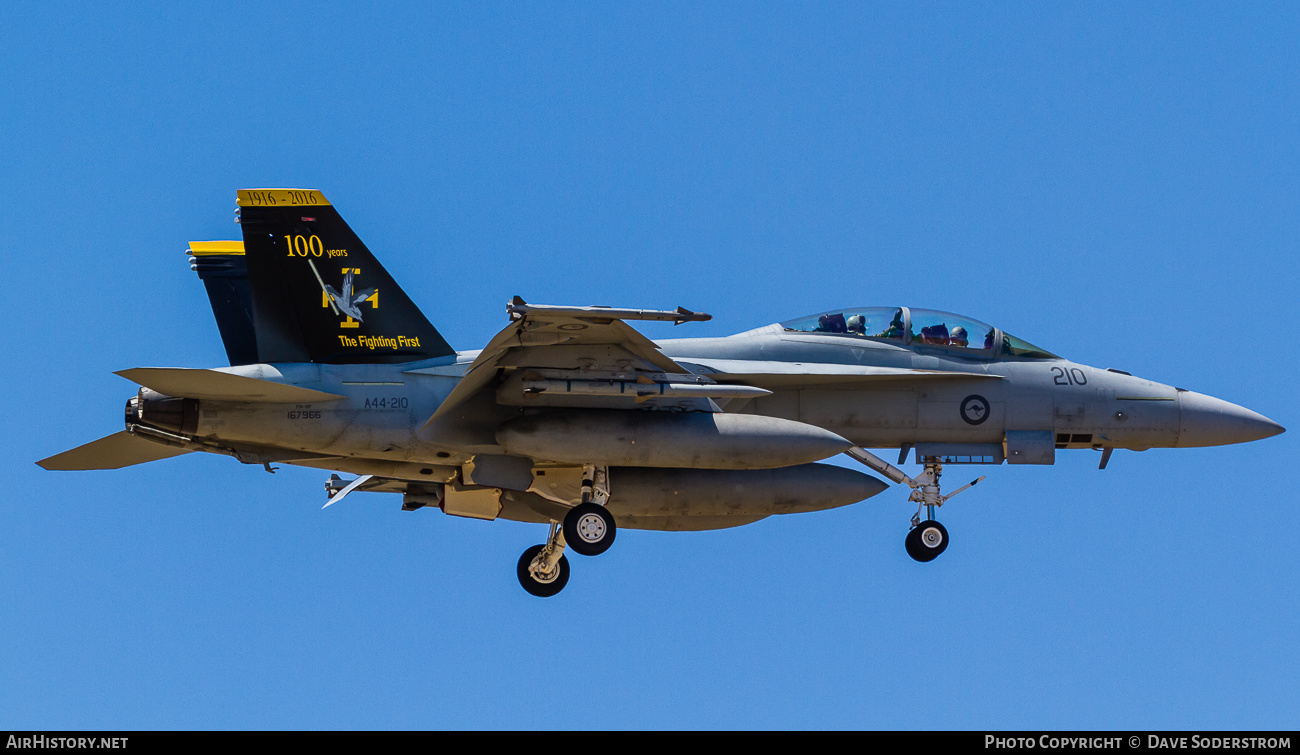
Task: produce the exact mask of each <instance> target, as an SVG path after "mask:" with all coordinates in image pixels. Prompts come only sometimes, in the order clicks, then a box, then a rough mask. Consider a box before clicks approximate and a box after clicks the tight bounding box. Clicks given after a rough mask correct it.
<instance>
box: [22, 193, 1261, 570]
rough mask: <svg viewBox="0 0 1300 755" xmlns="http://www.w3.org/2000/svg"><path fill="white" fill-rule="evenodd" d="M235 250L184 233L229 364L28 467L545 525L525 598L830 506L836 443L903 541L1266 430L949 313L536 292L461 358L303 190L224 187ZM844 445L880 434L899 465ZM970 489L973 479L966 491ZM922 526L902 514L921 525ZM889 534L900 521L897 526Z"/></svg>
mask: <svg viewBox="0 0 1300 755" xmlns="http://www.w3.org/2000/svg"><path fill="white" fill-rule="evenodd" d="M238 203H239V212H240V217H239V222H240V223H241V227H242V231H243V237H244V238H243V241H202V242H200V241H196V242H192V243H191V244H190V249H189V251H190V255H191V256H190V264H191V266H192V267H193V269H194V270H196V271H197V272H198V274H199V277H200V278H201V279H202V280H203V283H204V285H205V286H206V288H207V292H208V297H209V299H210V301H211V304H212V311H213V313H214V314H215V316H216V319H217V325H218V327H219V328H220V331H221V337H222V340H223V341H224V343H225V347H226V353H227V355H228V356H229V358H230V364H231V366H230V367H222V368H217V369H181V368H153V367H142V368H137V369H130V370H123V371H121V372H119V373H117V374H119V375H121V376H122V377H125V378H127V379H128V380H131V381H132V382H135V383H137V384H139V385H140V386H142V387H141V388H140V390H139V392H138V393H137V394H136V395H134V396H132V397H131V399H130V400H128V401H127V402H126V429H125V430H123V431H122V432H119V433H116V434H114V435H110V436H108V437H105V438H101V439H100V440H97V441H94V442H92V443H88V444H86V445H84V446H80V447H78V448H74V449H72V450H71V451H66V452H64V453H61V454H58V455H56V456H52V457H50V458H48V459H44V460H42V461H40V462H38V463H39V464H40V465H41V466H43V467H45V468H46V469H117V468H120V467H124V466H128V465H132V464H140V463H143V462H147V461H154V460H158V459H164V458H168V457H171V456H176V455H179V454H185V453H190V452H192V451H206V452H208V453H217V454H225V455H228V456H233V457H234V458H236V459H238V460H239V461H241V462H244V463H245V464H261V465H265V466H266V467H267V469H268V470H269V469H272V467H271V466H270V465H271V464H273V463H280V464H295V465H300V466H306V467H317V468H321V469H327V470H337V471H340V472H344V473H346V474H350V475H355V477H354V478H353V479H351V480H343V479H340V478H339V477H338V476H337V475H334V476H331V477H330V479H329V481H328V482H327V483H326V490H327V493H328V496H329V498H328V502H327V503H326V505H327V506H328V505H331V504H333V503H337V502H338V501H340V500H342V499H343V498H344V497H345V496H348V495H349V494H351V493H354V492H358V491H375V492H386V493H397V494H400V495H401V496H402V508H403V509H404V510H408V511H411V510H415V509H419V508H421V507H425V506H436V507H438V508H440V509H442V511H444V512H446V513H447V514H452V515H455V516H462V517H472V518H476V519H489V520H490V519H511V520H515V521H522V522H536V523H538V524H549V525H550V535H549V537H548V538H547V539H546V542H545V543H543V544H541V545H537V546H534V547H532V548H529V549H528V550H526V551H525V552H524V554H523V555H522V556H521V557H520V559H519V564H518V575H519V581H520V583H521V584H522V585H523V586H524V589H525V590H527V591H528V592H530V593H532V594H533V595H539V596H549V595H554V594H556V593H558V592H559V591H560V590H561V589H562V588H563V587H564V585H565V583H566V582H567V581H568V579H569V564H568V560H567V558H566V557H565V556H564V551H565V549H566V548H572V549H573V550H574V551H576V552H578V553H579V554H582V555H587V556H594V555H597V554H599V553H603V552H604V551H605V550H606V549H608V548H609V547H610V545H611V544H612V543H613V542H614V536H615V533H616V526H617V527H627V528H633V529H652V530H706V529H717V528H723V527H735V526H738V525H742V524H748V523H750V522H756V521H758V520H759V519H763V518H764V517H767V516H771V515H772V514H792V513H798V512H807V511H818V510H821V509H829V508H834V507H837V506H845V505H848V504H851V503H855V502H857V501H861V500H864V499H866V498H869V497H871V496H873V495H875V494H877V493H879V492H880V491H882V490H884V489H885V488H886V487H887V486H886V484H885V483H884V482H882V481H881V480H879V479H877V478H875V477H872V476H870V475H868V474H864V473H862V472H858V471H856V470H854V469H848V468H845V467H841V466H835V465H830V464H818V463H816V462H819V461H822V460H824V459H827V458H829V457H832V456H836V455H838V454H848V455H849V456H851V457H853V458H854V459H856V460H858V461H859V462H862V464H864V465H866V466H867V467H869V468H870V469H872V470H874V471H875V472H876V473H878V474H880V475H881V476H883V477H886V478H888V479H890V480H892V481H894V482H896V483H902V484H905V485H907V486H908V487H910V488H911V497H910V499H909V500H911V501H912V502H914V503H915V504H917V509H916V515H914V516H913V517H912V527H911V529H910V531H909V532H908V534H907V537H906V538H905V545H906V548H907V552H908V553H909V554H910V555H911V556H912V557H913V558H915V559H916V560H918V561H929V560H931V559H933V558H935V557H936V556H938V555H939V554H940V553H942V552H943V550H944V549H945V548H946V547H947V545H948V533H947V531H946V530H945V529H944V527H943V525H942V524H940V523H939V522H937V521H935V518H934V517H935V513H936V511H937V510H938V509H939V507H940V506H942V505H943V504H944V502H945V501H947V500H948V499H950V498H952V497H953V496H954V495H956V494H957V493H960V492H962V491H963V490H965V489H966V488H968V487H970V485H973V484H975V483H974V482H972V483H970V485H966V486H964V487H962V488H959V489H957V490H954V491H952V492H950V493H946V494H945V493H943V492H941V490H940V484H939V481H940V474H941V473H942V471H943V465H945V464H948V465H951V464H970V463H982V464H1000V463H1002V462H1004V461H1005V462H1008V463H1011V464H1052V463H1053V462H1054V460H1055V456H1056V452H1057V450H1058V449H1095V450H1099V451H1101V464H1100V466H1101V467H1102V468H1104V467H1105V466H1106V462H1107V461H1108V460H1109V459H1110V455H1111V452H1112V451H1113V450H1114V449H1117V448H1122V449H1132V450H1136V451H1141V450H1145V449H1148V448H1157V447H1163V448H1170V447H1173V448H1184V447H1189V446H1215V445H1224V444H1228V443H1244V442H1246V441H1251V440H1258V439H1260V438H1267V437H1269V436H1271V435H1276V434H1278V433H1280V432H1282V427H1281V426H1279V425H1278V424H1277V423H1275V422H1272V421H1271V420H1269V419H1267V418H1265V417H1263V416H1261V415H1259V414H1257V413H1255V412H1253V411H1250V410H1248V409H1245V408H1242V407H1240V406H1236V405H1235V404H1230V403H1228V402H1226V401H1221V400H1219V399H1217V398H1212V397H1210V396H1206V395H1203V394H1200V393H1193V392H1191V391H1187V390H1183V389H1182V388H1173V387H1170V386H1167V385H1161V384H1160V383H1153V382H1151V381H1150V380H1144V379H1142V378H1139V377H1134V376H1133V375H1130V374H1128V373H1127V372H1121V371H1119V370H1113V369H1097V368H1095V367H1089V366H1087V365H1084V364H1076V363H1074V362H1070V361H1069V360H1066V359H1062V358H1061V357H1058V356H1056V355H1055V354H1051V353H1049V352H1047V351H1044V350H1043V349H1040V348H1038V347H1037V346H1033V345H1031V344H1029V343H1026V342H1025V341H1022V340H1020V339H1019V338H1016V337H1015V336H1012V335H1011V334H1010V333H1006V332H1003V331H1002V330H1000V329H998V328H996V327H993V326H990V325H987V324H985V323H982V322H979V321H977V320H972V319H970V318H967V317H962V316H959V315H955V314H951V313H948V312H938V311H934V310H928V309H913V308H909V307H852V308H847V309H836V310H831V311H829V312H825V313H822V314H816V315H810V316H808V317H802V318H799V319H796V320H790V321H788V322H784V323H780V324H777V325H768V326H766V327H761V328H757V329H755V330H750V331H747V332H745V333H740V334H737V335H733V336H729V337H726V338H683V339H673V340H665V341H660V342H658V343H655V342H652V341H650V340H649V339H647V338H645V337H644V336H642V335H641V334H640V333H638V332H637V331H636V330H634V329H632V328H631V327H629V326H628V325H627V322H628V321H633V320H663V321H671V322H675V323H683V322H691V321H699V320H708V319H709V315H706V314H701V313H697V312H692V311H689V310H686V309H677V310H676V311H655V310H642V309H614V308H610V307H598V306H579V307H562V306H541V305H535V304H528V303H526V302H525V301H524V300H522V299H520V298H518V297H516V298H515V299H514V300H513V301H512V302H511V303H510V304H508V305H507V307H506V311H507V312H508V313H509V316H510V323H509V325H507V326H506V328H505V329H504V330H502V331H501V332H500V333H499V334H497V336H496V337H495V338H493V339H492V340H491V341H490V342H489V343H488V344H487V346H485V347H484V348H483V349H482V350H480V351H470V352H457V351H456V350H455V349H453V348H451V346H449V345H448V344H447V342H446V341H445V340H443V338H442V336H440V335H439V334H438V331H437V330H435V329H434V327H433V326H432V325H431V324H430V323H429V321H428V320H427V319H425V317H424V315H423V314H421V312H420V310H419V309H418V308H417V307H416V306H415V305H414V304H412V303H411V300H410V299H409V298H407V296H406V294H405V293H403V292H402V289H401V288H399V287H398V285H397V283H396V282H394V281H393V279H392V278H391V277H390V276H389V275H388V273H387V272H386V271H385V270H384V268H383V267H382V266H381V265H380V264H379V261H378V260H376V259H375V257H374V256H373V255H371V253H370V251H369V250H368V249H367V248H366V246H365V245H364V244H363V243H361V241H360V239H358V238H357V237H356V235H354V234H353V232H352V230H351V229H350V228H348V226H347V224H346V223H344V222H343V219H342V218H341V217H340V216H339V214H338V213H337V212H336V211H335V210H334V208H333V207H332V206H331V205H330V203H329V202H328V201H326V199H325V197H324V196H323V195H322V194H321V193H320V192H319V191H313V190H298V189H257V190H249V191H240V192H239V193H238ZM866 448H899V449H901V453H900V454H899V458H898V462H897V463H898V464H900V465H901V464H903V463H904V461H905V459H906V458H907V457H908V455H909V454H915V459H916V462H917V463H918V464H920V465H921V468H922V471H921V472H920V473H919V474H917V475H916V476H914V477H913V476H909V475H907V474H905V473H904V472H903V471H901V470H900V469H898V468H897V467H895V466H893V465H891V464H889V463H888V462H886V461H885V460H883V459H881V458H879V457H877V456H875V455H873V454H872V453H870V452H869V451H866V450H865V449H866ZM982 479H983V478H982V477H981V478H979V479H977V480H975V482H979V480H982ZM923 515H924V517H923ZM900 529H901V528H900Z"/></svg>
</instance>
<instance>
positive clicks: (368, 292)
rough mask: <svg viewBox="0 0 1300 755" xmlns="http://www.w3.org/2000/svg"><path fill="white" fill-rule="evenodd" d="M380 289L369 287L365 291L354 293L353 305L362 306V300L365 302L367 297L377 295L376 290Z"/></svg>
mask: <svg viewBox="0 0 1300 755" xmlns="http://www.w3.org/2000/svg"><path fill="white" fill-rule="evenodd" d="M378 290H379V289H377V288H367V289H366V290H365V291H362V292H361V293H359V294H356V295H354V296H353V297H352V306H354V307H360V306H361V302H363V301H365V300H366V299H369V298H370V297H372V296H374V295H375V292H376V291H378Z"/></svg>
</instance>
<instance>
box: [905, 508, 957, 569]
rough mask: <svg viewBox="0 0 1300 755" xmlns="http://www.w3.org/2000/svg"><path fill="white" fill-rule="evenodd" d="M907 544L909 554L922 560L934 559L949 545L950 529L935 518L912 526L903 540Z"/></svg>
mask: <svg viewBox="0 0 1300 755" xmlns="http://www.w3.org/2000/svg"><path fill="white" fill-rule="evenodd" d="M903 544H904V545H906V546H907V555H909V556H911V557H912V558H914V559H916V560H917V561H920V562H922V563H924V562H926V561H933V560H935V559H936V558H938V557H939V554H940V553H943V552H944V550H945V549H946V548H947V547H948V530H947V529H945V528H944V526H943V525H942V524H939V523H938V522H936V521H934V520H933V519H926V520H925V521H924V522H921V523H920V524H918V525H916V526H915V527H913V528H912V531H911V532H909V533H907V539H905V540H904V541H903Z"/></svg>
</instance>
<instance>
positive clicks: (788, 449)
mask: <svg viewBox="0 0 1300 755" xmlns="http://www.w3.org/2000/svg"><path fill="white" fill-rule="evenodd" d="M496 439H497V443H499V444H500V445H501V446H503V447H505V449H506V450H507V451H508V452H509V453H511V454H516V455H519V456H529V457H532V458H534V459H539V460H541V459H546V460H549V461H555V462H560V463H566V464H596V465H601V466H614V467H675V468H686V469H772V468H775V467H789V466H793V465H795V464H806V463H808V462H813V461H819V460H821V459H825V458H827V457H830V456H834V455H835V454H838V453H841V452H843V451H845V450H847V449H849V448H850V447H852V445H853V444H852V443H850V442H849V441H847V440H845V439H844V438H841V437H840V436H838V435H836V434H835V433H833V432H830V431H829V430H823V429H822V428H820V427H816V426H813V425H809V424H805V423H803V422H795V421H793V420H788V419H778V418H776V417H763V416H759V415H754V414H706V413H702V412H689V413H687V412H656V411H642V412H629V411H600V410H595V411H563V412H554V413H550V414H539V415H533V416H528V417H521V418H520V419H516V420H511V421H509V422H506V423H504V424H503V425H501V426H500V427H499V428H497V432H496Z"/></svg>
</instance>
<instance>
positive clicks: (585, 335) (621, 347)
mask: <svg viewBox="0 0 1300 755" xmlns="http://www.w3.org/2000/svg"><path fill="white" fill-rule="evenodd" d="M506 309H507V311H509V312H510V315H511V318H512V319H513V322H511V324H510V325H509V326H507V327H506V328H505V329H504V330H502V331H501V332H500V333H498V334H497V335H496V337H494V338H493V339H492V340H491V341H490V342H488V345H487V346H486V347H484V348H483V350H482V351H481V352H479V355H478V357H477V358H476V359H475V360H474V362H473V364H471V365H470V367H469V369H468V371H466V373H465V376H464V377H463V378H462V379H461V381H460V382H459V383H458V384H457V385H456V387H455V389H453V390H452V392H451V395H449V396H448V397H447V400H446V401H444V402H443V403H442V405H441V406H440V407H439V408H438V410H437V411H436V412H434V414H433V416H432V417H430V418H429V422H428V423H426V427H427V426H428V425H429V424H433V423H434V422H435V421H437V420H439V419H441V418H443V417H446V416H447V415H448V414H450V413H451V411H452V410H453V409H455V408H456V407H458V406H460V405H462V404H463V403H465V402H466V401H468V400H469V399H471V398H473V397H475V396H477V395H479V394H480V393H482V392H483V391H485V390H491V389H493V388H497V387H499V386H501V385H502V384H503V383H506V382H508V381H514V382H517V383H519V384H520V385H519V386H518V398H519V402H518V403H519V404H520V405H524V403H523V402H525V401H528V400H529V397H530V396H531V397H532V399H531V400H532V401H533V403H529V404H527V405H549V406H566V405H570V406H590V405H591V402H590V401H589V400H588V399H590V398H591V395H590V394H588V395H586V396H584V397H583V398H581V399H578V397H576V396H575V397H573V398H575V399H577V400H575V401H573V402H571V403H566V399H564V398H558V399H555V398H553V397H552V396H547V397H546V402H544V403H543V402H538V399H539V398H540V394H541V393H543V392H545V389H542V390H540V391H538V390H534V391H533V392H532V393H531V394H530V393H529V390H530V389H529V388H527V387H526V386H525V385H523V383H524V382H525V380H531V381H533V382H534V383H537V382H546V381H551V380H561V381H564V380H568V381H579V380H580V381H581V382H583V383H584V384H586V383H592V384H595V383H603V384H604V387H602V388H601V390H609V391H613V390H614V388H612V387H609V386H612V385H614V384H615V383H618V384H619V385H623V384H624V383H637V384H639V385H641V386H645V389H644V390H643V391H641V392H642V393H645V394H647V395H645V396H642V395H639V394H638V393H637V392H636V390H635V389H633V391H632V392H629V393H625V394H622V395H624V396H625V397H626V403H627V408H635V404H634V403H632V402H633V401H634V400H636V399H638V398H641V399H642V400H643V401H644V400H647V399H648V398H649V396H648V394H649V393H650V392H651V389H650V384H654V385H655V386H658V385H660V383H661V382H663V381H662V380H658V379H656V378H668V376H680V378H693V376H692V375H691V373H690V371H689V370H687V369H686V368H685V367H683V366H682V365H680V364H678V363H677V362H674V361H673V360H672V359H669V358H668V357H666V356H664V354H663V353H662V352H660V351H659V347H658V346H656V345H655V343H654V342H653V341H651V340H650V339H648V338H646V337H645V336H643V335H641V334H640V333H638V332H636V331H635V330H633V329H632V328H631V327H629V326H628V325H627V324H626V323H624V322H623V320H666V321H672V322H687V321H691V320H708V319H711V318H710V316H709V315H706V314H702V313H696V312H691V311H689V310H684V309H679V310H677V311H676V312H660V311H655V310H632V309H613V308H609V307H548V306H537V305H529V304H527V303H525V302H524V301H523V300H522V299H520V298H518V297H515V299H514V301H513V302H511V304H510V305H508V306H507V308H506ZM437 369H438V368H432V370H435V371H436V370H437ZM426 371H428V370H426ZM412 372H416V373H419V372H421V370H413V371H412ZM655 390H662V389H661V388H655ZM503 397H504V399H505V400H504V401H502V398H503ZM656 398H657V397H656ZM673 400H675V401H679V402H680V401H683V400H684V401H692V400H693V401H696V402H700V401H707V400H708V399H707V396H704V395H703V394H701V393H698V392H697V394H696V395H695V397H694V398H684V399H683V398H674V399H673ZM497 403H515V401H514V393H513V392H510V393H509V394H508V395H504V396H503V395H501V392H499V395H498V400H497ZM604 405H608V404H607V403H606V404H604Z"/></svg>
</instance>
